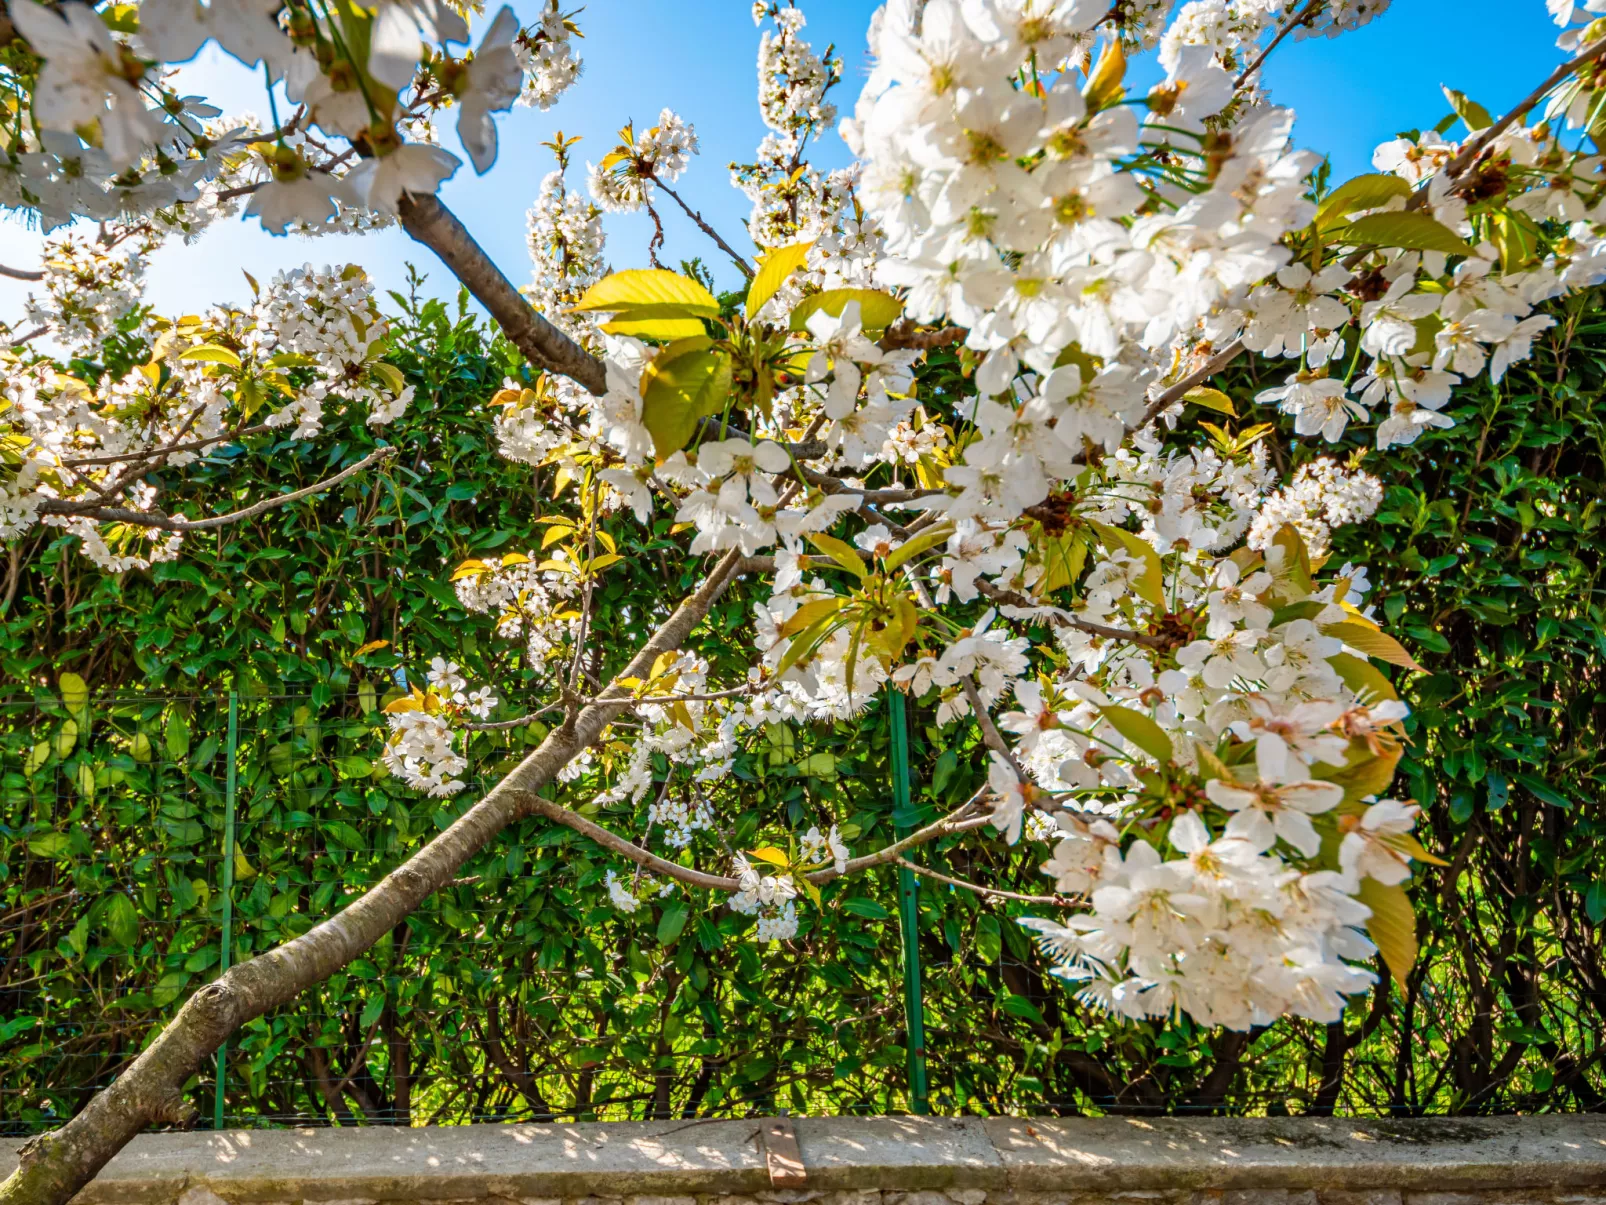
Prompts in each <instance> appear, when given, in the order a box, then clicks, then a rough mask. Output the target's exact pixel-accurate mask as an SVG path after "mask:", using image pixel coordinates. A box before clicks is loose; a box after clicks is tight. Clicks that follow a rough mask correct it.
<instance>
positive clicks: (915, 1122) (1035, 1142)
mask: <svg viewBox="0 0 1606 1205" xmlns="http://www.w3.org/2000/svg"><path fill="white" fill-rule="evenodd" d="M793 1125H794V1127H795V1142H796V1145H795V1146H789V1144H788V1141H787V1135H786V1133H785V1130H786V1123H784V1122H783V1123H781V1125H780V1129H779V1131H775V1130H774V1126H773V1123H771V1122H768V1121H765V1120H761V1119H755V1120H750V1121H668V1122H636V1123H626V1124H618V1125H608V1124H596V1125H501V1126H497V1125H478V1126H460V1127H442V1128H436V1129H395V1130H387V1129H382V1128H373V1129H368V1128H363V1129H337V1130H263V1131H228V1132H223V1133H193V1134H153V1135H147V1136H144V1137H141V1138H139V1139H137V1140H135V1142H134V1143H133V1144H132V1145H131V1146H129V1148H128V1149H127V1150H126V1151H124V1152H123V1153H122V1154H121V1155H119V1156H118V1157H117V1158H116V1159H115V1160H113V1161H112V1163H111V1164H110V1165H109V1166H108V1167H107V1168H106V1169H105V1170H104V1171H103V1172H102V1173H101V1175H100V1177H99V1178H98V1179H97V1180H96V1181H95V1182H94V1183H93V1184H92V1185H91V1186H90V1187H89V1188H88V1189H86V1190H85V1191H84V1192H83V1193H82V1194H80V1196H79V1197H78V1200H79V1201H80V1202H82V1203H83V1205H235V1203H241V1205H244V1203H246V1202H249V1203H251V1205H314V1203H317V1205H390V1203H392V1202H410V1203H411V1202H429V1203H432V1205H469V1203H471V1202H472V1203H474V1205H806V1203H811V1202H817V1203H818V1205H1606V1117H1601V1116H1596V1117H1521V1118H1517V1117H1513V1118H1492V1119H1437V1120H1415V1121H1356V1120H1350V1119H1343V1118H1334V1119H1317V1118H1271V1119H1254V1120H1232V1119H1215V1118H1212V1119H1203V1120H1193V1121H1190V1120H1183V1119H1177V1118H1154V1119H1150V1120H1141V1119H1136V1118H1105V1119H1099V1120H1091V1119H1072V1120H1047V1119H1032V1120H1023V1119H1018V1118H996V1119H987V1120H983V1119H978V1118H952V1119H949V1118H912V1117H881V1118H798V1119H797V1120H796V1121H795V1122H794V1123H793ZM772 1132H774V1134H775V1136H774V1137H771V1133H772ZM17 1145H18V1144H17V1143H16V1142H5V1143H0V1177H3V1176H4V1175H6V1174H9V1171H10V1169H11V1167H12V1166H14V1164H15V1150H16V1147H17ZM799 1154H800V1156H801V1165H802V1166H801V1169H799V1168H798V1167H797V1156H798V1155H799ZM789 1184H790V1185H795V1186H792V1187H783V1185H789Z"/></svg>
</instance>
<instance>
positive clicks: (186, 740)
mask: <svg viewBox="0 0 1606 1205" xmlns="http://www.w3.org/2000/svg"><path fill="white" fill-rule="evenodd" d="M166 736H167V752H168V755H169V756H170V757H172V759H173V760H174V761H182V760H183V759H184V758H185V757H186V756H188V754H189V751H190V721H189V718H188V717H187V716H186V715H185V714H184V713H183V712H182V711H180V710H179V709H178V708H176V707H175V708H174V709H173V710H172V711H171V712H169V713H168V716H167V732H166Z"/></svg>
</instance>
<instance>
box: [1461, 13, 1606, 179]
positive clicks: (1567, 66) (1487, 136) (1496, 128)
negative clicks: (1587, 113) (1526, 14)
mask: <svg viewBox="0 0 1606 1205" xmlns="http://www.w3.org/2000/svg"><path fill="white" fill-rule="evenodd" d="M1603 54H1606V38H1602V39H1601V40H1600V41H1599V42H1596V43H1595V44H1594V45H1593V46H1591V47H1590V48H1589V49H1588V50H1586V51H1584V53H1583V54H1581V55H1579V56H1578V57H1577V58H1575V59H1571V60H1569V61H1568V62H1565V63H1563V64H1562V65H1561V66H1560V67H1557V68H1556V69H1555V70H1554V71H1552V72H1551V73H1550V77H1549V78H1548V79H1546V80H1545V82H1544V83H1542V84H1540V85H1539V87H1537V88H1535V89H1534V90H1533V91H1532V92H1530V93H1529V94H1528V95H1527V96H1526V97H1524V98H1523V99H1522V100H1521V101H1520V102H1519V103H1518V104H1517V107H1516V108H1514V109H1512V110H1511V111H1510V112H1509V113H1507V114H1506V115H1505V116H1504V117H1502V118H1501V119H1500V120H1499V121H1497V122H1495V123H1494V125H1492V126H1489V127H1488V128H1487V129H1483V130H1479V131H1478V133H1477V134H1475V135H1474V136H1473V137H1472V138H1471V139H1470V140H1469V141H1468V142H1467V144H1466V146H1464V147H1462V148H1461V153H1460V154H1458V155H1457V156H1456V157H1455V158H1454V159H1452V160H1450V162H1449V163H1447V164H1445V165H1444V172H1445V175H1447V176H1452V177H1454V176H1459V175H1460V174H1461V173H1462V172H1464V171H1466V169H1467V167H1468V166H1469V165H1470V164H1471V163H1472V161H1473V160H1474V159H1476V158H1477V157H1478V156H1479V155H1480V154H1482V153H1483V148H1484V147H1486V146H1488V145H1489V143H1491V142H1493V141H1494V140H1495V139H1496V138H1498V137H1500V135H1501V134H1503V133H1505V132H1506V130H1507V129H1509V128H1510V127H1511V126H1512V125H1513V124H1514V123H1515V122H1518V121H1521V120H1522V119H1523V118H1524V117H1526V116H1527V115H1528V114H1529V113H1530V112H1531V111H1532V110H1533V108H1534V106H1535V105H1537V104H1538V103H1539V102H1540V101H1542V100H1544V99H1545V97H1546V96H1547V95H1549V93H1550V91H1551V89H1552V88H1554V87H1555V86H1556V85H1557V84H1560V83H1561V82H1562V81H1564V80H1565V79H1566V78H1567V77H1568V76H1570V75H1572V74H1573V73H1574V72H1576V71H1577V70H1578V69H1579V68H1580V67H1583V66H1585V65H1586V64H1589V63H1593V62H1594V61H1595V60H1596V59H1598V58H1600V57H1601V55H1603Z"/></svg>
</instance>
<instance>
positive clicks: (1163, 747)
mask: <svg viewBox="0 0 1606 1205" xmlns="http://www.w3.org/2000/svg"><path fill="white" fill-rule="evenodd" d="M1099 714H1100V715H1102V716H1103V717H1104V718H1105V719H1106V720H1108V721H1109V722H1110V727H1111V728H1114V729H1115V730H1116V731H1117V732H1119V733H1120V734H1121V735H1122V736H1124V737H1125V738H1126V739H1127V740H1129V741H1131V742H1132V743H1133V744H1134V745H1136V746H1137V747H1138V748H1139V749H1142V750H1143V751H1144V752H1145V753H1147V754H1148V755H1149V756H1150V757H1152V758H1154V760H1155V761H1157V762H1159V763H1160V764H1161V765H1162V766H1164V765H1167V764H1169V763H1170V761H1171V759H1172V758H1173V757H1175V756H1176V751H1175V750H1174V749H1173V748H1172V747H1171V737H1170V736H1169V735H1167V733H1166V730H1165V729H1164V728H1162V727H1160V725H1158V724H1156V723H1155V722H1154V721H1153V720H1151V719H1150V718H1149V717H1148V716H1146V715H1144V714H1143V713H1142V712H1141V711H1133V710H1132V708H1130V707H1122V706H1121V705H1120V704H1118V703H1112V704H1110V706H1108V707H1100V708H1099Z"/></svg>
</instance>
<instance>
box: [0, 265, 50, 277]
mask: <svg viewBox="0 0 1606 1205" xmlns="http://www.w3.org/2000/svg"><path fill="white" fill-rule="evenodd" d="M0 276H9V277H10V278H11V279H12V280H43V279H44V278H45V274H44V273H43V272H37V271H32V270H29V269H25V268H8V267H6V265H5V264H0Z"/></svg>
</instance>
